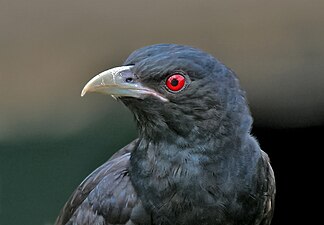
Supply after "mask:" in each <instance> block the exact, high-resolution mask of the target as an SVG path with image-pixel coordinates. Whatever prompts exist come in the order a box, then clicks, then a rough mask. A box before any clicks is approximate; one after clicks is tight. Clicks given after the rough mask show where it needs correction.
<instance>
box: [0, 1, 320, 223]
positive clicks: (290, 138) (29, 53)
mask: <svg viewBox="0 0 324 225" xmlns="http://www.w3.org/2000/svg"><path fill="white" fill-rule="evenodd" d="M323 11H324V1H320V0H317V1H316V0H308V1H304V0H281V1H276V0H275V1H262V0H261V1H260V0H259V1H257V0H245V1H240V0H217V1H216V0H203V1H194V0H186V1H185V0H182V1H180V0H179V1H174V0H173V1H171V0H164V1H149V0H146V1H144V0H137V1H125V0H120V1H108V0H96V1H86V0H78V1H76V0H66V1H50V0H29V1H23V0H15V1H9V0H0V224H1V225H15V224H24V225H38V224H41V225H47V224H53V222H54V220H55V218H56V216H57V215H58V213H59V210H60V209H61V208H62V206H63V204H64V203H65V201H66V200H67V198H68V197H69V195H70V194H71V193H72V191H73V190H74V189H75V188H76V186H77V185H78V184H79V183H80V182H81V181H82V180H83V179H84V178H85V177H86V176H87V175H88V174H89V173H90V172H91V171H93V170H94V169H95V168H96V167H98V166H99V165H101V164H102V163H103V162H105V161H106V160H107V159H108V158H109V156H110V155H111V154H113V152H114V151H116V150H118V149H119V148H120V147H122V146H124V145H126V144H127V143H128V142H130V141H131V140H132V139H134V138H135V137H136V135H137V132H136V127H135V123H134V121H133V116H132V114H131V113H130V112H129V111H128V110H127V109H126V108H125V107H124V106H123V105H121V104H120V103H117V102H115V101H114V100H113V99H112V98H110V97H108V96H101V95H87V96H85V97H83V98H81V97H80V92H81V89H82V88H83V86H84V84H85V83H86V82H87V81H88V80H89V79H90V78H91V77H92V76H94V75H96V74H98V73H99V72H101V71H103V70H105V69H108V68H110V67H113V66H118V65H120V64H121V63H122V62H123V60H124V59H125V58H126V57H127V56H128V55H129V54H130V53H131V52H132V51H133V50H135V49H137V48H140V47H143V46H145V45H150V44H155V43H179V44H187V45H192V46H195V47H198V48H201V49H203V50H205V51H207V52H210V53H212V54H213V55H214V56H216V57H217V58H218V59H219V60H221V61H222V62H223V63H225V64H226V65H227V66H228V67H230V68H232V69H233V70H234V71H235V72H236V73H237V75H238V77H239V78H240V80H241V84H242V86H243V88H244V89H245V90H246V92H247V96H248V100H249V104H250V107H251V111H252V114H253V116H254V128H253V130H252V133H253V134H254V135H255V136H256V137H257V139H258V140H259V142H260V143H261V146H262V148H263V149H264V150H265V151H266V152H267V153H268V154H269V155H270V158H271V160H272V165H273V168H274V170H275V174H276V179H277V188H278V194H277V199H276V201H277V202H276V211H275V216H274V220H273V223H272V224H274V225H278V224H293V223H294V222H296V221H298V220H300V219H301V217H306V218H307V219H308V221H309V219H310V218H311V217H309V214H307V213H305V210H306V209H311V208H312V207H309V206H310V205H309V204H308V202H307V201H308V199H311V198H313V197H311V196H310V195H311V194H315V193H316V192H315V189H314V190H313V187H316V186H317V184H316V179H315V180H313V179H312V178H311V176H310V174H312V173H313V171H315V168H313V166H312V165H314V164H315V163H314V159H315V158H318V157H317V154H318V153H317V152H316V150H321V149H322V147H321V145H317V143H319V142H320V141H316V140H318V139H317V138H316V137H317V136H319V135H322V134H323V131H324V114H323V113H324V94H323V88H324V76H323V72H324V63H323V62H324V60H323V59H324V42H323V38H324V26H323V24H324V13H323ZM319 146H320V147H319ZM310 191H311V192H310ZM297 215H298V217H296V216H297Z"/></svg>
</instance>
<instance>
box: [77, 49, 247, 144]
mask: <svg viewBox="0 0 324 225" xmlns="http://www.w3.org/2000/svg"><path fill="white" fill-rule="evenodd" d="M87 92H99V93H104V94H108V95H112V96H113V97H114V98H116V99H118V100H120V101H122V102H123V103H124V104H125V105H126V106H127V107H128V108H129V109H130V110H131V111H132V112H133V113H134V115H135V119H136V120H137V122H138V125H139V127H140V134H141V135H144V136H148V137H157V136H158V137H159V138H168V140H172V139H173V138H174V137H186V140H188V139H189V140H190V137H192V139H206V138H212V137H213V136H215V135H228V134H229V133H230V134H234V133H240V132H238V130H240V131H242V130H244V131H245V132H246V131H248V130H249V129H250V126H251V116H250V113H249V110H248V107H247V104H246V101H245V97H244V92H243V91H242V90H241V89H240V87H239V82H238V79H237V78H236V76H235V74H234V73H233V72H232V71H231V70H230V69H228V68H227V67H226V66H225V65H224V64H222V63H221V62H219V61H218V60H217V59H216V58H215V57H213V56H212V55H210V54H208V53H206V52H204V51H202V50H199V49H196V48H193V47H189V46H183V45H175V44H157V45H151V46H147V47H143V48H141V49H138V50H136V51H134V52H133V53H132V54H131V55H130V56H129V57H128V58H127V59H126V61H125V62H124V64H123V65H122V66H120V67H115V68H112V69H109V70H106V71H104V72H102V73H100V74H98V75H97V76H95V77H94V78H92V79H91V80H90V81H89V82H88V83H87V84H86V85H85V87H84V88H83V90H82V93H81V95H82V96H83V95H85V93H87ZM170 131H171V132H170ZM154 139H156V138H154ZM190 141H193V140H190Z"/></svg>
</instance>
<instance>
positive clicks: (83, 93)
mask: <svg viewBox="0 0 324 225" xmlns="http://www.w3.org/2000/svg"><path fill="white" fill-rule="evenodd" d="M86 93H87V90H86V89H85V88H83V89H82V91H81V97H83V96H84V95H85V94H86Z"/></svg>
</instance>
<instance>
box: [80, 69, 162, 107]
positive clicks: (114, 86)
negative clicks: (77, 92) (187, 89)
mask: <svg viewBox="0 0 324 225" xmlns="http://www.w3.org/2000/svg"><path fill="white" fill-rule="evenodd" d="M132 67H133V66H121V67H115V68H112V69H109V70H106V71H104V72H102V73H100V74H98V75H97V76H95V77H93V78H92V79H91V80H90V81H89V82H88V83H87V84H86V85H85V86H84V88H83V90H82V92H81V96H84V95H85V94H86V93H87V92H97V93H102V94H108V95H111V96H113V97H114V98H119V97H134V98H140V99H144V98H145V97H147V96H155V97H157V98H159V99H160V100H162V101H164V102H166V101H168V99H167V98H165V97H164V96H162V95H161V94H160V93H158V92H156V91H155V90H153V89H151V88H148V87H145V86H144V85H143V84H142V83H141V82H139V81H138V78H137V77H136V76H135V75H134V73H133V72H132V71H131V68H132Z"/></svg>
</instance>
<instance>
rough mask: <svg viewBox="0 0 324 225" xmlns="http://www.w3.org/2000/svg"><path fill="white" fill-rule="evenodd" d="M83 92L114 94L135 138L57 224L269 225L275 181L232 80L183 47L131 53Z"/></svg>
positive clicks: (85, 185) (82, 189)
mask: <svg viewBox="0 0 324 225" xmlns="http://www.w3.org/2000/svg"><path fill="white" fill-rule="evenodd" d="M86 92H101V93H106V94H110V95H113V96H114V97H115V98H117V99H118V100H120V101H121V102H122V103H124V104H125V105H126V106H127V107H128V108H129V109H130V110H131V111H132V112H133V114H134V116H135V119H136V121H137V124H138V129H139V137H138V139H136V140H134V141H133V142H132V143H130V144H129V145H127V146H126V147H124V148H123V149H121V150H119V151H118V152H116V153H115V155H113V156H112V157H111V158H110V159H109V160H108V161H107V162H106V163H105V164H103V165H102V166H101V167H99V168H98V169H96V170H95V171H94V172H93V173H92V174H90V175H89V176H88V177H87V178H86V179H85V180H84V181H83V182H82V183H81V184H80V186H79V187H78V188H77V189H76V190H75V191H74V193H73V194H72V196H71V197H70V199H69V200H68V202H67V203H66V204H65V206H64V208H63V209H62V211H61V214H60V215H59V216H58V218H57V221H56V225H61V224H78V225H81V224H100V225H108V224H116V225H117V224H126V225H149V224H154V225H169V224H170V225H171V224H175V225H197V224H201V225H225V224H226V225H258V224H260V225H268V224H270V222H271V219H272V214H273V210H274V197H275V180H274V174H273V171H272V168H271V166H270V163H269V158H268V156H267V154H266V153H264V152H263V151H262V150H261V149H260V147H259V144H258V143H257V141H256V140H255V138H254V137H253V136H251V134H250V129H251V124H252V117H251V115H250V111H249V108H248V106H247V103H246V99H245V94H244V92H243V91H242V89H241V88H240V86H239V82H238V79H237V77H236V76H235V74H234V72H233V71H231V70H230V69H229V68H227V67H226V66H225V65H223V64H222V63H220V62H219V61H218V60H217V59H215V58H214V57H213V56H212V55H210V54H208V53H205V52H203V51H201V50H199V49H195V48H192V47H189V46H181V45H174V44H159V45H152V46H147V47H144V48H141V49H139V50H137V51H135V52H133V53H132V54H131V55H130V56H129V57H128V59H127V60H126V61H125V63H124V66H122V67H117V68H114V69H110V70H108V71H105V72H103V73H101V74H99V75H97V76H96V77H94V78H93V79H92V80H91V81H89V83H88V84H87V85H86V86H85V88H84V90H83V92H82V95H84V94H85V93H86Z"/></svg>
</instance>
